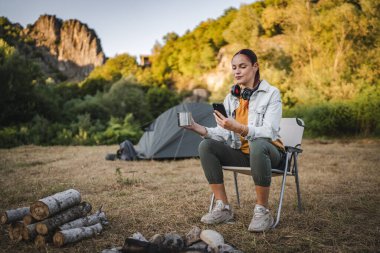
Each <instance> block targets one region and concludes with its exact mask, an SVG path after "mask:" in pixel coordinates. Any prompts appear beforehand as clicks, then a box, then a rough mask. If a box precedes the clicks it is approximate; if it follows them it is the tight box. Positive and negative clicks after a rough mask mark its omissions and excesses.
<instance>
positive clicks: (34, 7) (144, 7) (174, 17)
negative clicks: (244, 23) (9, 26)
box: [0, 0, 254, 57]
mask: <svg viewBox="0 0 380 253" xmlns="http://www.w3.org/2000/svg"><path fill="white" fill-rule="evenodd" d="M253 2H254V0H107V1H99V0H0V16H5V17H7V18H8V19H9V20H10V21H11V22H12V23H20V24H21V25H22V26H23V27H26V25H27V24H33V23H34V22H35V21H36V20H37V19H38V17H39V16H40V15H42V14H50V15H56V16H57V18H61V19H63V20H67V19H78V20H80V21H81V22H83V23H86V24H87V25H88V26H89V27H90V28H91V29H94V30H95V31H96V34H97V35H98V37H99V38H100V40H101V44H102V48H103V51H104V53H105V54H106V56H107V57H113V56H115V55H116V54H121V53H128V54H130V55H133V56H138V55H141V54H150V53H151V49H152V48H153V46H154V44H155V43H156V42H159V43H161V44H162V38H163V36H164V35H165V34H167V33H168V32H175V33H177V34H178V35H180V36H181V35H183V34H184V33H185V32H186V31H187V30H193V29H194V28H195V27H196V26H197V25H199V23H200V22H202V21H205V20H207V19H209V18H213V19H216V18H218V17H219V16H221V15H223V13H224V10H226V9H228V8H229V7H235V8H239V7H240V5H241V4H250V3H253Z"/></svg>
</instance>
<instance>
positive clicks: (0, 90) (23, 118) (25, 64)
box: [0, 39, 40, 126]
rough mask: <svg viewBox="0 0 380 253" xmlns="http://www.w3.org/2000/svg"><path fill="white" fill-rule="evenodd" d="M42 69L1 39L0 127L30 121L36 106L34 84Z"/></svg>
mask: <svg viewBox="0 0 380 253" xmlns="http://www.w3.org/2000/svg"><path fill="white" fill-rule="evenodd" d="M38 76H40V72H39V68H38V67H37V66H36V65H35V64H34V63H32V62H31V61H29V60H27V59H25V58H24V57H23V56H21V55H19V53H18V51H17V50H16V49H15V48H14V47H11V46H10V45H9V44H8V43H7V42H5V41H4V40H3V39H0V108H1V109H0V125H2V126H4V125H10V124H14V123H20V122H27V121H29V120H30V119H31V118H32V117H33V115H34V113H35V107H36V100H35V99H36V98H35V94H34V91H33V87H34V85H33V83H35V82H37V81H36V80H37V78H38Z"/></svg>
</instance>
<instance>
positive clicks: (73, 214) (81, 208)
mask: <svg viewBox="0 0 380 253" xmlns="http://www.w3.org/2000/svg"><path fill="white" fill-rule="evenodd" d="M91 209H92V206H91V205H90V204H89V203H87V202H81V195H80V193H79V191H77V190H75V189H69V190H66V191H63V192H59V193H56V194H54V195H51V196H48V197H46V198H43V199H40V200H38V201H36V202H34V203H32V204H31V205H30V207H21V208H17V209H11V210H7V211H5V212H3V213H1V214H0V215H1V216H0V221H1V224H3V225H8V234H9V238H10V239H11V240H13V241H21V240H25V241H34V243H35V245H36V246H37V247H38V248H43V247H45V246H46V244H47V243H51V242H53V244H54V245H55V246H57V247H62V246H64V245H66V244H69V243H74V242H77V241H79V240H82V239H84V238H87V237H91V236H94V235H96V234H98V233H100V232H101V231H102V230H103V225H104V224H106V223H107V219H106V216H105V213H104V212H103V211H102V210H101V209H100V210H99V211H97V212H96V213H94V214H92V215H89V213H90V212H91Z"/></svg>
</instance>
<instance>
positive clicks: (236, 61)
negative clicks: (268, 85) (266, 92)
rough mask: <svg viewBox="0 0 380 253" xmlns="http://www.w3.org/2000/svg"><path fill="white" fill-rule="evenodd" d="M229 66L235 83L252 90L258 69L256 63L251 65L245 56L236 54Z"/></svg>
mask: <svg viewBox="0 0 380 253" xmlns="http://www.w3.org/2000/svg"><path fill="white" fill-rule="evenodd" d="M231 65H232V73H233V74H234V78H235V81H236V83H237V84H241V85H244V86H246V87H250V88H253V84H254V81H255V75H256V72H257V69H258V67H259V66H258V64H257V62H256V63H254V64H252V63H251V61H250V60H249V58H248V57H247V56H245V55H244V54H238V55H236V56H235V57H234V58H232V62H231Z"/></svg>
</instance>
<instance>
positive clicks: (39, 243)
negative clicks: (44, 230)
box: [34, 235, 46, 249]
mask: <svg viewBox="0 0 380 253" xmlns="http://www.w3.org/2000/svg"><path fill="white" fill-rule="evenodd" d="M34 245H35V246H36V247H37V249H43V248H45V246H46V239H45V237H44V236H43V235H37V236H36V239H34Z"/></svg>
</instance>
